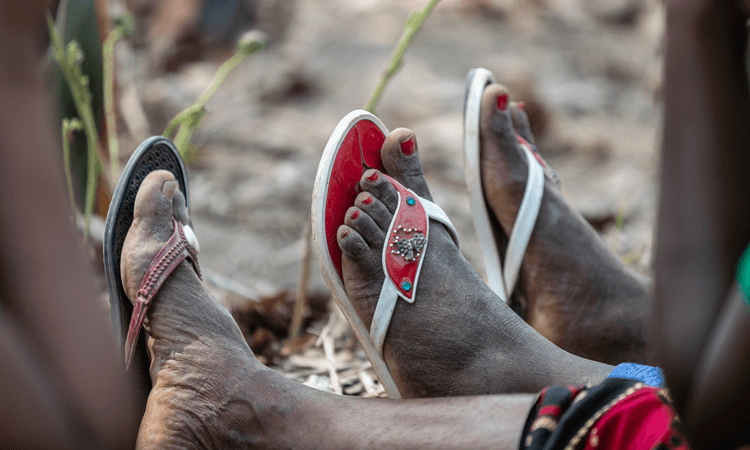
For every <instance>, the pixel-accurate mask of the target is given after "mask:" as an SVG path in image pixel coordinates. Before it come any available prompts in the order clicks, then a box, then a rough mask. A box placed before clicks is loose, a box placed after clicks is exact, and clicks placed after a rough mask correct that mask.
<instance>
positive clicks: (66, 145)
mask: <svg viewBox="0 0 750 450" xmlns="http://www.w3.org/2000/svg"><path fill="white" fill-rule="evenodd" d="M80 129H81V126H80V123H77V126H76V125H73V124H72V123H71V121H70V120H69V119H63V121H62V148H63V169H64V170H65V180H66V181H67V183H68V197H69V198H70V209H71V210H72V212H73V219H74V220H75V217H76V200H75V196H74V195H73V178H72V177H71V176H70V135H69V133H70V132H71V131H74V130H80Z"/></svg>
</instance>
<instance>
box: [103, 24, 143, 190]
mask: <svg viewBox="0 0 750 450" xmlns="http://www.w3.org/2000/svg"><path fill="white" fill-rule="evenodd" d="M112 25H113V28H112V31H110V32H109V36H107V39H106V40H105V41H104V45H103V47H102V61H103V64H104V71H103V73H104V111H105V122H106V126H107V147H108V149H109V161H110V165H111V167H110V170H111V173H112V179H113V180H114V179H116V178H117V174H118V173H119V171H120V169H119V167H118V155H119V153H120V149H119V145H118V143H117V120H116V116H115V102H114V65H115V64H114V48H115V42H117V40H118V39H120V38H122V37H125V36H130V35H131V34H133V30H134V28H135V20H134V19H133V16H132V15H130V14H125V15H122V16H118V17H115V18H114V19H113V20H112Z"/></svg>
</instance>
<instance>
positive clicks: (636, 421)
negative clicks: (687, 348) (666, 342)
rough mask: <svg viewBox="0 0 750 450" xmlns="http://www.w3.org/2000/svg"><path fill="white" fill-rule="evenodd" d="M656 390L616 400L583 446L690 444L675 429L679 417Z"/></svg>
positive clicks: (644, 448) (645, 448)
mask: <svg viewBox="0 0 750 450" xmlns="http://www.w3.org/2000/svg"><path fill="white" fill-rule="evenodd" d="M662 395H664V394H661V395H660V394H659V389H657V388H651V387H645V388H641V389H639V390H638V391H636V392H634V393H633V394H631V395H629V396H628V397H627V398H625V399H623V400H621V401H619V402H618V403H617V404H615V405H614V406H613V407H612V408H610V409H609V410H608V411H607V412H605V413H604V414H603V415H602V417H601V418H600V419H599V420H597V421H596V423H595V424H594V426H593V427H592V428H591V431H590V432H589V434H588V436H587V438H586V443H585V445H584V447H583V448H584V449H586V450H593V449H607V450H610V449H612V450H618V449H628V450H651V449H680V450H687V449H689V448H690V447H689V446H688V444H687V441H685V439H684V438H683V437H682V436H681V435H680V434H679V433H678V432H677V431H676V430H675V429H674V424H675V423H676V422H677V421H678V420H679V419H677V416H676V414H675V410H674V408H672V406H671V405H669V404H667V402H666V400H665V399H664V398H663V397H662Z"/></svg>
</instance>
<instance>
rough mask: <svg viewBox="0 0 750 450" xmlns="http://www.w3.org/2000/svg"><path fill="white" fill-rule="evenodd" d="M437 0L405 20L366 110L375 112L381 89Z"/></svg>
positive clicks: (398, 66) (395, 69) (397, 67)
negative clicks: (401, 32) (401, 31)
mask: <svg viewBox="0 0 750 450" xmlns="http://www.w3.org/2000/svg"><path fill="white" fill-rule="evenodd" d="M438 1H440V0H430V1H429V3H427V5H426V6H425V7H424V9H423V10H421V11H416V12H414V13H412V15H411V16H409V19H408V20H407V21H406V25H405V26H404V33H403V34H402V35H401V40H399V41H398V44H396V49H395V50H394V51H393V54H392V55H391V61H390V63H389V64H388V68H387V69H386V71H385V73H383V76H382V78H381V79H380V81H379V82H378V85H377V86H375V90H374V91H373V92H372V95H371V96H370V100H369V101H368V102H367V106H365V109H366V110H367V111H370V112H371V113H373V114H375V107H376V106H377V105H378V102H379V101H380V96H381V95H383V90H384V89H385V86H386V84H388V81H389V80H390V79H391V77H392V76H393V75H394V74H395V73H396V72H398V70H399V69H400V68H401V65H402V64H403V56H404V52H406V49H407V48H409V45H410V44H411V41H412V40H413V39H414V36H416V34H417V32H418V31H419V30H420V28H422V24H424V21H425V20H426V19H427V16H429V15H430V13H431V12H432V10H433V9H434V8H435V6H436V5H437V3H438Z"/></svg>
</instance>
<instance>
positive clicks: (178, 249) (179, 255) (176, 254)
mask: <svg viewBox="0 0 750 450" xmlns="http://www.w3.org/2000/svg"><path fill="white" fill-rule="evenodd" d="M172 224H173V225H174V233H172V236H171V237H170V238H169V240H168V241H167V243H166V244H164V246H163V247H162V248H161V250H159V253H157V254H156V257H155V258H154V260H153V261H152V262H151V265H150V266H149V267H148V270H147V271H146V275H144V276H143V281H141V286H140V288H139V289H138V293H137V294H136V300H135V305H133V315H132V316H131V317H130V328H129V329H128V337H127V339H126V340H125V370H127V369H128V368H129V367H130V363H131V362H132V360H133V353H134V351H135V346H136V343H137V342H138V335H139V333H140V331H141V326H142V325H143V319H145V318H146V312H147V311H148V308H149V306H151V302H152V301H153V299H154V297H156V293H157V292H159V289H160V288H161V286H162V285H163V284H164V282H165V281H166V280H167V277H169V275H170V274H171V273H172V272H173V271H174V270H175V269H176V268H177V266H179V265H180V263H181V262H182V261H183V260H184V259H185V258H187V259H188V260H189V261H190V263H192V265H193V268H194V269H195V272H196V273H197V274H198V277H199V278H202V276H201V269H200V267H198V254H197V253H196V252H195V250H194V249H193V247H191V246H190V244H188V241H187V239H186V238H185V231H184V230H183V228H182V224H181V223H180V222H178V221H176V220H175V219H174V218H172Z"/></svg>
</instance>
